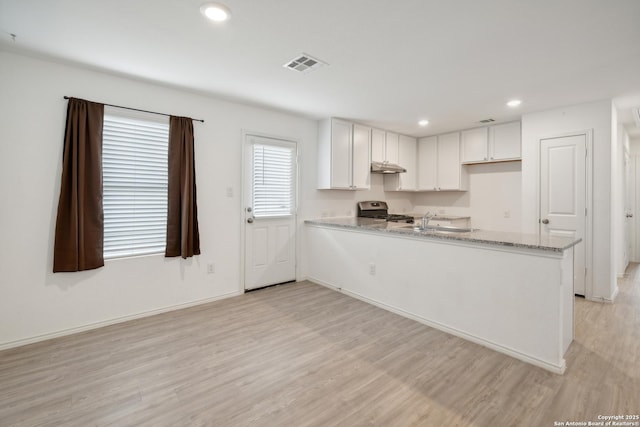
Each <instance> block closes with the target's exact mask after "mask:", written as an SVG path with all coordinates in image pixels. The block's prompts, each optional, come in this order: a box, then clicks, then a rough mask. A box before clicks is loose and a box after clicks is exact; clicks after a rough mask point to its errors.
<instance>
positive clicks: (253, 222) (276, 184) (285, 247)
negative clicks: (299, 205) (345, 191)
mask: <svg viewBox="0 0 640 427" xmlns="http://www.w3.org/2000/svg"><path fill="white" fill-rule="evenodd" d="M296 158H297V152H296V144H295V143H294V142H291V141H284V140H279V139H273V138H265V137H260V136H255V135H247V136H246V142H245V161H246V165H245V171H246V176H245V186H246V187H247V188H245V194H246V198H245V209H244V210H245V218H244V221H245V222H244V225H245V275H244V276H245V286H244V287H245V289H256V288H261V287H264V286H269V285H275V284H277V283H284V282H289V281H292V280H295V278H296V182H297V178H296V177H297V168H296V166H297V161H296Z"/></svg>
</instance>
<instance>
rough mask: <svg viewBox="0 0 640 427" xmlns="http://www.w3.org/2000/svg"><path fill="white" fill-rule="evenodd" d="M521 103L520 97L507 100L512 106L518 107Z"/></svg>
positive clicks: (508, 104)
mask: <svg viewBox="0 0 640 427" xmlns="http://www.w3.org/2000/svg"><path fill="white" fill-rule="evenodd" d="M520 104H522V101H520V100H519V99H512V100H511V101H509V102H507V106H508V107H511V108H514V107H517V106H518V105H520Z"/></svg>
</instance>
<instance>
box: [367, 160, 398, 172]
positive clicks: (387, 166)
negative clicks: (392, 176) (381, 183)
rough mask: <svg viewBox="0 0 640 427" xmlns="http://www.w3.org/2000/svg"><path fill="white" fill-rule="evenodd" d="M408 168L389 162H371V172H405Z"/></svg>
mask: <svg viewBox="0 0 640 427" xmlns="http://www.w3.org/2000/svg"><path fill="white" fill-rule="evenodd" d="M406 171H407V170H406V169H405V168H403V167H402V166H400V165H396V164H395V163H389V162H371V173H404V172H406Z"/></svg>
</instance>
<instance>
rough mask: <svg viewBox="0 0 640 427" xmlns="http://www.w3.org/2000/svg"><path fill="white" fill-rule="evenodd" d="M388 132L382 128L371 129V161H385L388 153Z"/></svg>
mask: <svg viewBox="0 0 640 427" xmlns="http://www.w3.org/2000/svg"><path fill="white" fill-rule="evenodd" d="M386 146H387V143H386V134H385V131H383V130H380V129H371V161H372V162H384V161H385V160H386V159H387V154H386Z"/></svg>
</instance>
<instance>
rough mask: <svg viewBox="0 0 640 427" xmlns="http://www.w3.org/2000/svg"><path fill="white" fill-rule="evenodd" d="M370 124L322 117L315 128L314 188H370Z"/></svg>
mask: <svg viewBox="0 0 640 427" xmlns="http://www.w3.org/2000/svg"><path fill="white" fill-rule="evenodd" d="M370 153H371V128H368V127H366V126H361V125H357V124H353V123H351V122H348V121H346V120H340V119H334V118H331V119H326V120H323V121H321V122H320V126H319V130H318V188H319V189H335V190H364V189H369V188H370V168H371V166H370V164H371V163H370V162H371V155H370Z"/></svg>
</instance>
